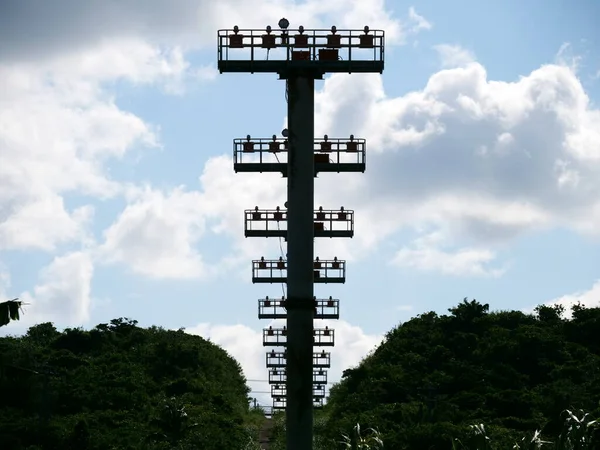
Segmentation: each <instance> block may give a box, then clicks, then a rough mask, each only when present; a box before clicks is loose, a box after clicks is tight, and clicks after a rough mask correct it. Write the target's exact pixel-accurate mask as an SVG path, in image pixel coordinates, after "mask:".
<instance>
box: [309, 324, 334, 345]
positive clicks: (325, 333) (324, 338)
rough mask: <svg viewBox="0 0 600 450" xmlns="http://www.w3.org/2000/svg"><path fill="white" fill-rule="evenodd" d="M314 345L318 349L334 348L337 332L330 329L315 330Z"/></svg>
mask: <svg viewBox="0 0 600 450" xmlns="http://www.w3.org/2000/svg"><path fill="white" fill-rule="evenodd" d="M313 336H314V338H313V345H314V346H316V347H333V346H334V345H335V332H334V330H332V329H330V328H329V327H325V328H315V329H313Z"/></svg>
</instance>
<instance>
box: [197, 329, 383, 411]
mask: <svg viewBox="0 0 600 450" xmlns="http://www.w3.org/2000/svg"><path fill="white" fill-rule="evenodd" d="M269 325H271V326H273V327H281V326H282V325H283V323H282V321H273V322H271V323H270V324H267V325H266V326H265V327H268V326H269ZM325 326H329V328H331V329H334V330H335V342H336V344H335V347H333V348H325V347H323V348H321V347H315V350H314V351H315V352H316V351H321V350H322V349H324V350H325V351H326V352H331V369H329V370H328V373H327V379H328V382H329V383H330V384H331V383H333V382H337V381H339V380H340V378H341V375H342V372H343V371H344V370H345V369H347V368H348V367H352V366H355V365H357V364H358V363H359V362H360V361H361V360H362V359H363V358H364V357H365V356H367V354H368V353H369V352H370V351H372V350H373V349H375V348H376V347H377V346H378V345H379V344H380V343H381V342H382V340H383V336H379V335H368V334H366V333H365V332H364V331H363V330H362V329H361V328H360V327H358V326H355V325H351V324H349V323H348V322H345V321H343V320H339V321H329V320H319V321H316V322H315V327H320V328H322V327H325ZM186 332H188V333H190V334H197V335H199V336H202V337H204V338H206V339H210V340H211V341H212V342H214V343H215V344H217V345H220V346H222V347H223V348H224V349H225V350H227V351H228V352H229V353H230V354H231V355H232V356H233V357H234V358H235V359H236V360H237V361H238V362H239V363H240V364H241V366H242V368H243V370H244V375H245V376H246V378H247V379H248V380H252V381H250V382H249V385H250V387H251V388H252V389H253V391H255V392H256V391H258V392H264V391H269V390H270V387H269V385H268V383H267V378H268V374H267V369H266V367H265V354H266V353H267V351H270V350H271V349H272V347H263V346H262V331H258V330H254V329H252V328H250V327H248V326H245V325H239V324H238V325H213V324H210V323H201V324H198V325H196V326H194V327H190V328H187V329H186ZM251 395H252V396H254V397H256V398H258V399H259V401H260V403H261V404H263V405H270V404H271V403H272V402H271V400H270V395H269V394H263V393H259V394H251Z"/></svg>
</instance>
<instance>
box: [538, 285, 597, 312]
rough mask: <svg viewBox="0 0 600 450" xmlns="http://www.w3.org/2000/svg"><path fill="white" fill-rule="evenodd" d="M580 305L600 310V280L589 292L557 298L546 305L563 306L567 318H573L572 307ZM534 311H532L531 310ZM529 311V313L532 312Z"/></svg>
mask: <svg viewBox="0 0 600 450" xmlns="http://www.w3.org/2000/svg"><path fill="white" fill-rule="evenodd" d="M578 303H580V304H581V305H583V306H584V307H586V308H600V280H599V281H597V282H596V283H594V285H593V286H592V287H591V288H590V289H589V290H587V291H581V292H575V293H573V294H569V295H563V296H562V297H559V298H555V299H554V300H551V301H549V302H546V303H545V304H546V305H548V306H553V305H562V306H564V308H565V314H564V316H565V317H569V318H570V317H571V307H572V306H573V305H576V304H578ZM531 311H532V310H531ZM531 311H528V312H531Z"/></svg>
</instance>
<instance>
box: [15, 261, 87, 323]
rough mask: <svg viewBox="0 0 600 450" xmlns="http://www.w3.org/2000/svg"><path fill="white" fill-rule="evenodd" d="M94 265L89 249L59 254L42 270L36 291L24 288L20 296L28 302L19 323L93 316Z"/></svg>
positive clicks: (81, 320) (74, 320)
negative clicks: (87, 251) (86, 251)
mask: <svg viewBox="0 0 600 450" xmlns="http://www.w3.org/2000/svg"><path fill="white" fill-rule="evenodd" d="M93 273H94V266H93V264H92V261H91V259H90V257H89V255H88V254H87V253H85V252H73V253H69V254H67V255H64V256H60V257H56V258H54V260H53V261H52V262H51V263H50V264H49V265H48V266H47V267H45V268H44V269H42V270H41V272H40V275H39V281H38V283H37V284H36V286H35V287H34V289H33V292H24V293H22V294H21V295H20V297H19V298H20V300H22V301H23V302H24V303H27V304H28V306H24V310H25V314H24V315H23V316H22V317H21V321H20V322H19V324H18V325H19V327H24V326H31V325H33V324H34V323H39V322H42V321H49V322H56V323H57V324H62V325H65V326H69V325H77V326H79V325H81V324H82V323H84V322H87V321H88V320H89V317H90V308H91V304H92V294H91V282H92V276H93Z"/></svg>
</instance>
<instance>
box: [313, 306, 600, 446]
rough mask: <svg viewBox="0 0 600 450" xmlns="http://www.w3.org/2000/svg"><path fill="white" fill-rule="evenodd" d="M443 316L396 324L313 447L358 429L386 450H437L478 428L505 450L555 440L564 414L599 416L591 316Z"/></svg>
mask: <svg viewBox="0 0 600 450" xmlns="http://www.w3.org/2000/svg"><path fill="white" fill-rule="evenodd" d="M449 311H450V313H451V314H450V315H437V314H435V313H433V312H430V313H427V314H422V315H420V316H418V317H416V318H413V319H412V320H410V321H408V322H406V323H404V324H401V325H399V326H398V327H396V328H395V329H393V330H392V331H390V332H389V333H388V334H387V335H386V339H385V341H384V343H383V344H382V345H380V346H379V348H377V349H376V350H375V351H374V352H373V353H372V354H370V355H369V356H368V357H367V358H365V359H364V360H363V361H362V363H361V364H360V365H359V366H358V367H356V368H353V369H349V370H346V371H345V372H344V374H343V378H342V381H341V382H340V383H339V384H338V385H336V386H334V387H333V388H332V389H331V396H330V398H329V402H328V405H327V408H326V411H325V413H326V416H327V419H326V420H327V426H326V427H322V430H323V431H322V433H321V436H320V439H326V440H328V441H329V442H332V440H336V441H339V435H340V433H343V432H348V430H352V428H353V426H354V425H355V424H356V423H360V424H363V425H364V426H368V427H371V426H373V427H377V428H378V429H379V430H380V431H381V437H382V438H383V441H384V442H385V447H386V448H391V449H403V448H406V449H415V450H417V449H418V450H423V449H436V450H443V449H450V448H451V439H452V438H461V439H467V438H468V436H467V430H468V429H469V428H468V426H469V425H472V424H478V423H485V424H487V425H486V429H487V430H488V432H489V434H490V436H491V438H492V439H493V441H494V442H495V443H497V448H512V445H513V444H514V442H516V441H518V440H520V439H521V437H522V436H523V432H525V431H528V432H532V431H534V430H536V429H540V428H541V429H542V432H543V434H544V436H546V437H548V438H556V437H557V436H558V435H559V434H560V432H561V431H562V426H563V422H564V410H565V409H571V408H581V409H584V410H586V411H588V412H590V413H591V415H592V416H594V417H598V416H600V407H599V406H600V405H599V400H600V308H588V309H586V308H583V307H582V306H581V305H576V306H574V307H573V308H572V318H571V319H570V320H567V319H565V318H564V317H563V313H564V311H563V310H562V308H560V307H549V306H540V307H538V308H537V309H536V313H535V314H524V313H522V312H517V311H500V312H489V307H488V305H482V304H480V303H478V302H476V301H470V302H469V301H467V300H466V299H465V300H464V301H463V302H462V303H461V304H459V305H458V306H457V307H455V308H451V309H450V310H449ZM332 448H334V447H332ZM599 448H600V447H599Z"/></svg>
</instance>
